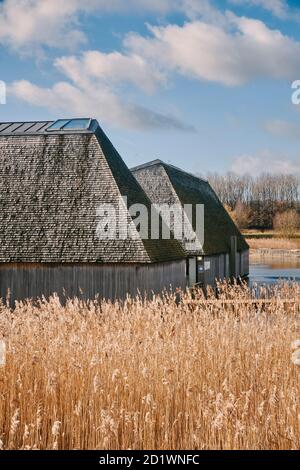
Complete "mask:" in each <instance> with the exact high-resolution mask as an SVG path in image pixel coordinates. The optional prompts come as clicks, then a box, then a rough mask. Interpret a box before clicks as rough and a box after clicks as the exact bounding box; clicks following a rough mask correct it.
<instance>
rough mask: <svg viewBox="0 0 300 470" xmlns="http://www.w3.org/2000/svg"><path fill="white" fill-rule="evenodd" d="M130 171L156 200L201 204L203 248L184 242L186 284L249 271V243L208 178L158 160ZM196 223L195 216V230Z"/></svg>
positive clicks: (211, 281) (169, 203) (164, 202)
mask: <svg viewBox="0 0 300 470" xmlns="http://www.w3.org/2000/svg"><path fill="white" fill-rule="evenodd" d="M132 173H133V174H134V176H135V178H136V179H137V181H138V182H139V184H140V185H141V186H142V188H143V189H144V190H145V192H146V193H147V194H148V196H149V197H150V199H151V200H152V202H153V203H155V204H168V205H173V204H181V205H184V204H192V205H193V206H194V207H195V206H196V204H202V205H204V245H203V247H202V249H200V250H199V251H198V252H195V251H190V250H189V249H186V247H185V245H184V244H183V247H184V248H185V251H186V256H187V273H188V277H189V284H194V283H195V282H199V283H202V284H212V283H214V281H215V279H216V278H219V279H222V278H228V277H239V276H241V277H245V276H247V275H248V274H249V247H248V244H247V243H246V241H245V239H244V237H243V236H242V235H241V233H240V231H239V230H238V228H237V227H236V225H235V224H234V222H233V221H232V220H231V218H230V217H229V215H228V213H227V212H226V210H225V209H224V207H223V205H222V203H221V202H220V200H219V198H218V197H217V195H216V193H215V192H214V191H213V189H212V188H211V186H210V185H209V183H208V182H207V181H205V180H203V179H201V178H198V177H195V176H194V175H191V174H189V173H187V172H185V171H183V170H180V169H179V168H176V167H174V166H173V165H170V164H166V163H164V162H162V161H161V160H154V161H152V162H150V163H146V164H144V165H141V166H138V167H135V168H133V169H132ZM195 225H196V224H195V217H194V219H193V228H194V230H195V229H196V226H195ZM171 228H172V227H171Z"/></svg>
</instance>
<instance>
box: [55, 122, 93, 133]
mask: <svg viewBox="0 0 300 470" xmlns="http://www.w3.org/2000/svg"><path fill="white" fill-rule="evenodd" d="M90 124H91V119H58V121H55V122H54V123H53V124H51V126H49V127H48V128H47V132H52V131H69V130H72V131H82V130H88V129H89V127H90Z"/></svg>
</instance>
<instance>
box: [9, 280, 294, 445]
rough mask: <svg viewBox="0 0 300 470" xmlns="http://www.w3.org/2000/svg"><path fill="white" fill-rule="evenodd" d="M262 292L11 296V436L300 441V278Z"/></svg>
mask: <svg viewBox="0 0 300 470" xmlns="http://www.w3.org/2000/svg"><path fill="white" fill-rule="evenodd" d="M257 294H258V288H257V289H256V291H255V292H252V291H251V290H250V289H249V288H248V287H247V286H246V285H242V286H237V285H235V286H229V285H226V284H223V285H219V288H218V292H217V294H216V293H214V292H213V291H210V292H208V293H207V295H206V296H204V294H203V293H202V292H200V291H196V292H193V293H176V294H173V295H172V294H170V295H168V294H165V295H162V296H161V297H153V298H152V299H149V300H142V299H140V298H137V299H129V298H128V299H127V300H126V301H125V302H123V303H121V302H116V303H111V302H105V301H103V302H100V301H89V302H83V301H80V300H78V299H73V300H69V301H68V302H67V303H66V304H65V305H61V303H60V301H59V299H58V298H57V297H56V296H54V297H52V298H51V299H50V301H46V300H45V299H44V300H41V301H39V302H36V303H33V302H30V301H28V302H24V303H18V304H17V305H16V308H15V309H13V310H12V309H10V308H9V307H8V306H6V305H3V304H2V305H0V340H2V345H3V344H5V348H6V360H5V365H3V366H2V367H0V447H1V448H2V449H122V450H124V449H296V448H299V446H300V367H299V366H298V365H297V364H298V362H299V363H300V352H299V351H297V347H298V346H299V344H300V343H296V344H294V349H296V351H294V352H293V351H292V349H291V343H292V342H293V341H295V340H297V339H298V338H300V286H299V285H297V284H281V285H276V286H274V287H273V288H271V289H262V290H261V292H259V295H260V301H257ZM179 296H180V297H181V299H180V301H179ZM264 300H265V301H264ZM292 354H293V355H292Z"/></svg>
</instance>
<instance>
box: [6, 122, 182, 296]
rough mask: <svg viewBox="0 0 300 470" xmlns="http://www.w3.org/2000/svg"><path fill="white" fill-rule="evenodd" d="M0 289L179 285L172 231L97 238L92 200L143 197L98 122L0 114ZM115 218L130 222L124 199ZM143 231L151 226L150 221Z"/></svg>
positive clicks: (110, 292) (116, 290)
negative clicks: (3, 119) (1, 117)
mask: <svg viewBox="0 0 300 470" xmlns="http://www.w3.org/2000/svg"><path fill="white" fill-rule="evenodd" d="M0 163H1V166H0V296H1V297H2V298H3V297H5V296H6V295H7V291H8V290H10V293H11V298H12V300H15V299H22V298H27V297H39V296H41V295H50V294H52V293H53V292H57V291H59V293H62V292H63V291H65V292H66V296H74V295H80V294H81V292H82V293H83V295H84V297H85V298H92V297H94V296H95V295H100V296H102V297H107V298H119V297H120V298H124V297H125V295H126V294H127V293H130V294H132V295H135V294H136V293H137V291H138V290H139V291H141V292H142V293H143V292H145V291H146V292H151V291H152V290H153V291H155V292H159V291H161V290H162V289H164V288H168V287H170V285H172V287H173V288H176V287H184V286H185V272H184V271H185V261H184V257H185V254H184V251H183V249H182V247H181V245H180V244H179V243H178V242H177V241H176V240H151V239H148V240H142V239H141V238H140V237H139V234H138V232H137V231H136V237H135V238H134V239H129V238H127V239H126V240H121V239H116V240H109V239H107V240H100V239H99V238H98V237H97V234H96V228H97V225H98V222H99V220H98V216H97V209H98V208H99V206H100V205H101V204H111V205H113V206H114V207H115V209H116V214H117V216H118V214H119V201H120V198H121V197H122V196H127V198H128V206H130V205H131V204H134V203H140V204H144V205H146V206H147V207H148V208H150V204H151V203H150V200H149V198H148V197H147V196H146V194H145V193H144V191H143V190H142V188H141V187H140V185H139V184H138V183H137V181H136V179H135V178H134V177H133V175H132V174H131V172H130V171H129V170H128V168H127V167H126V165H125V163H124V162H123V160H122V158H121V157H120V155H119V154H118V152H117V151H116V150H115V148H114V147H113V145H112V143H111V142H110V141H109V139H108V138H107V136H106V135H105V134H104V132H103V131H102V129H101V128H100V126H99V124H98V122H97V121H96V120H92V119H77V120H68V119H65V120H60V121H56V122H49V121H46V122H30V123H29V122H28V123H26V122H20V123H0ZM122 212H123V214H122V217H125V220H126V219H127V220H128V223H130V224H131V226H132V227H133V230H136V229H135V225H134V223H133V221H132V219H131V216H130V215H129V212H128V211H127V208H126V207H125V206H123V208H122ZM149 230H150V227H149Z"/></svg>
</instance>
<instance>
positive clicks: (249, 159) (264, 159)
mask: <svg viewBox="0 0 300 470" xmlns="http://www.w3.org/2000/svg"><path fill="white" fill-rule="evenodd" d="M231 171H233V172H234V173H236V174H238V175H245V174H250V175H253V176H257V175H260V174H262V173H264V172H267V173H271V174H283V175H289V174H299V175H300V162H294V161H293V160H291V159H289V158H287V157H285V156H280V155H274V154H273V153H272V152H270V151H264V152H261V153H260V154H258V155H241V156H239V157H236V158H234V160H233V163H232V166H231Z"/></svg>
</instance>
